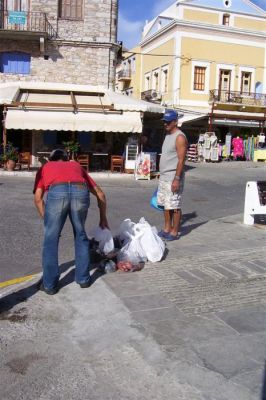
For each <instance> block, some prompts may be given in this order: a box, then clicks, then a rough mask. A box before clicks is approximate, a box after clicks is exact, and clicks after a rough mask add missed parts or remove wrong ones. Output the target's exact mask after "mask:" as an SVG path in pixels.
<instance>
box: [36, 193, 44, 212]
mask: <svg viewBox="0 0 266 400" xmlns="http://www.w3.org/2000/svg"><path fill="white" fill-rule="evenodd" d="M43 195H44V190H43V189H42V188H38V189H36V190H35V193H34V204H35V207H36V208H37V210H38V211H39V214H40V216H41V217H42V218H43V217H44V201H43Z"/></svg>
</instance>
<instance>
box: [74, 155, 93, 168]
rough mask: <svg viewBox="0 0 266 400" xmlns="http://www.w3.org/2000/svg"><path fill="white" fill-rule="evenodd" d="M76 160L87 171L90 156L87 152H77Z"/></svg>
mask: <svg viewBox="0 0 266 400" xmlns="http://www.w3.org/2000/svg"><path fill="white" fill-rule="evenodd" d="M77 162H78V163H80V165H81V166H82V167H83V168H85V169H86V170H87V172H88V171H89V163H90V157H89V155H88V154H79V155H78V156H77Z"/></svg>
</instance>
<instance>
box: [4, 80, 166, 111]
mask: <svg viewBox="0 0 266 400" xmlns="http://www.w3.org/2000/svg"><path fill="white" fill-rule="evenodd" d="M71 93H72V97H74V102H76V103H77V108H80V109H85V108H89V106H92V107H93V106H94V107H97V106H99V107H102V108H105V107H112V108H113V109H114V110H116V111H138V112H150V113H160V114H163V113H164V109H165V108H164V107H162V106H161V105H159V104H154V103H149V102H147V101H143V100H138V99H134V98H132V97H129V96H126V95H122V94H120V93H117V92H114V91H112V90H107V89H106V88H103V87H96V86H87V85H74V84H65V83H51V82H22V81H19V82H8V83H0V104H6V105H13V104H14V103H16V102H18V101H20V102H24V103H25V105H27V104H33V103H36V104H39V105H40V106H41V105H42V106H46V105H47V106H48V105H49V107H52V106H53V104H54V107H56V105H58V104H59V105H60V106H65V107H66V106H67V105H68V104H69V105H70V106H71V105H73V99H71ZM41 103H42V104H41Z"/></svg>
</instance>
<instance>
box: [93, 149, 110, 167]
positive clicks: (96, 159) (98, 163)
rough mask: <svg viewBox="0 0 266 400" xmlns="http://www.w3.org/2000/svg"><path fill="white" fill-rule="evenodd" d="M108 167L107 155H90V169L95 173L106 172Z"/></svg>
mask: <svg viewBox="0 0 266 400" xmlns="http://www.w3.org/2000/svg"><path fill="white" fill-rule="evenodd" d="M108 167H109V154H108V153H92V168H93V169H95V170H96V171H101V170H107V169H108Z"/></svg>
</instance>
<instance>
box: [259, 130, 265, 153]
mask: <svg viewBox="0 0 266 400" xmlns="http://www.w3.org/2000/svg"><path fill="white" fill-rule="evenodd" d="M258 142H259V143H258V147H259V148H260V149H263V147H264V146H265V135H264V133H263V132H261V133H260V134H259V137H258Z"/></svg>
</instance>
